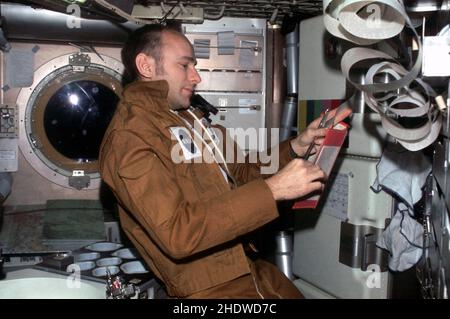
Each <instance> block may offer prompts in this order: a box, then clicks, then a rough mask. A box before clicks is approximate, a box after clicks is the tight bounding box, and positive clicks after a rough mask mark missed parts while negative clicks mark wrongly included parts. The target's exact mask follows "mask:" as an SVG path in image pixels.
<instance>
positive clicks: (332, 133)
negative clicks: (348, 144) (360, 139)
mask: <svg viewBox="0 0 450 319" xmlns="http://www.w3.org/2000/svg"><path fill="white" fill-rule="evenodd" d="M346 135H347V130H335V129H329V130H328V131H327V134H326V135H325V140H324V141H323V145H327V146H337V147H340V146H342V144H343V143H344V140H345V136H346Z"/></svg>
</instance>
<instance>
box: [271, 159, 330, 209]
mask: <svg viewBox="0 0 450 319" xmlns="http://www.w3.org/2000/svg"><path fill="white" fill-rule="evenodd" d="M325 179H326V175H325V173H324V171H322V170H321V169H320V167H319V166H318V165H314V164H312V163H311V162H308V161H305V160H302V159H294V160H292V161H291V162H289V164H287V165H286V166H285V167H284V168H283V169H282V170H280V171H279V172H278V173H277V174H275V175H273V176H272V177H269V178H268V179H266V180H265V181H266V183H267V185H268V186H269V188H270V190H271V191H272V194H273V197H274V199H275V200H288V199H295V198H299V197H302V196H305V195H308V194H309V193H312V192H314V191H322V190H323V188H324V182H325Z"/></svg>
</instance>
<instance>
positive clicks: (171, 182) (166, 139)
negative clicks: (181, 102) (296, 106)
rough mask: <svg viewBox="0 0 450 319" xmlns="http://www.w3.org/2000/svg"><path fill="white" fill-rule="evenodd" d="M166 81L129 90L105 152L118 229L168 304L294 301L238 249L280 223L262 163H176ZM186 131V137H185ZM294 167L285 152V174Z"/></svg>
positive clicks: (293, 294) (275, 276) (175, 121)
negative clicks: (173, 300)
mask: <svg viewBox="0 0 450 319" xmlns="http://www.w3.org/2000/svg"><path fill="white" fill-rule="evenodd" d="M167 92H168V84H167V82H166V81H154V82H142V81H138V82H134V83H132V84H130V85H128V86H127V87H126V88H125V90H124V92H123V98H122V100H121V102H120V103H119V105H118V108H117V111H116V114H115V115H114V117H113V119H112V121H111V123H110V125H109V127H108V130H107V132H106V133H105V136H104V139H103V143H102V147H101V151H100V159H99V162H100V172H101V176H102V178H103V180H104V181H105V183H106V184H107V185H109V187H110V188H111V189H112V191H113V193H114V195H115V196H116V198H117V200H118V203H119V214H120V222H121V227H122V228H123V230H124V232H125V233H126V234H127V236H128V237H129V238H130V240H131V241H132V242H133V244H134V245H135V247H136V248H137V249H138V251H139V252H140V254H141V255H142V257H143V258H144V259H145V261H146V263H147V264H148V265H149V267H150V268H151V270H152V271H153V272H154V274H155V275H156V276H158V278H159V279H161V280H162V281H163V282H164V283H165V285H166V289H167V293H168V295H169V296H171V297H182V298H261V297H262V296H263V297H264V298H279V297H284V298H298V297H301V294H300V293H299V292H298V290H297V289H296V288H295V286H294V285H293V284H292V283H291V282H290V281H289V280H288V279H287V278H286V277H285V276H284V275H283V274H282V273H281V272H280V271H279V270H278V269H277V268H276V267H274V266H272V265H270V264H269V263H267V262H263V261H258V262H253V261H252V260H250V259H249V258H248V257H247V256H246V253H245V250H244V245H243V243H242V242H241V241H242V240H241V239H242V237H241V236H242V235H245V234H247V233H249V232H251V231H254V230H255V229H257V228H259V227H261V226H263V225H265V224H266V223H268V222H270V221H272V220H274V219H276V218H277V217H278V212H277V206H276V202H275V200H274V199H273V196H272V193H271V191H270V189H269V187H268V186H267V184H266V183H265V182H264V180H263V179H262V178H261V176H260V175H259V166H258V165H257V164H228V167H229V168H230V171H231V175H233V176H232V180H233V182H231V183H228V182H227V181H226V180H225V178H224V176H223V175H222V173H221V170H220V168H219V165H218V164H216V163H215V162H213V163H206V162H202V163H179V164H176V163H174V161H173V160H172V158H171V151H172V149H173V147H174V145H176V144H177V143H178V141H177V140H176V139H175V138H174V137H173V136H172V135H171V134H172V133H171V131H170V128H171V127H186V123H185V122H184V121H183V120H182V119H181V117H180V116H179V115H177V114H175V113H174V112H172V111H170V109H169V105H168V102H167V99H166V98H167ZM189 132H190V130H189ZM289 160H290V156H289V151H288V144H287V143H282V144H281V145H280V166H283V165H285V164H286V163H287V162H288V161H289Z"/></svg>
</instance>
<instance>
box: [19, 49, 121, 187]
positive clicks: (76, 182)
mask: <svg viewBox="0 0 450 319" xmlns="http://www.w3.org/2000/svg"><path fill="white" fill-rule="evenodd" d="M73 57H74V55H66V56H61V57H58V58H55V59H54V60H52V61H50V62H48V63H46V64H45V65H43V66H41V67H40V68H39V69H38V70H36V72H35V82H34V83H33V86H32V87H31V88H30V89H29V90H21V92H20V93H19V97H18V99H17V101H18V105H19V111H20V114H19V117H20V119H21V122H23V124H22V125H20V126H19V127H20V130H21V131H20V133H21V134H20V135H19V145H20V148H21V150H22V153H23V154H24V156H25V158H26V159H27V161H28V162H29V163H30V164H31V166H33V167H34V168H35V169H36V170H37V171H38V172H39V173H40V174H41V175H42V176H44V177H45V178H47V179H49V180H51V181H52V182H55V183H57V184H59V185H61V186H64V187H73V188H77V189H82V188H88V189H95V188H98V187H99V186H100V174H99V173H98V156H99V150H100V145H101V142H102V139H103V136H104V134H105V131H106V129H107V127H108V125H109V122H110V121H111V119H112V117H113V114H114V112H115V109H116V106H117V103H118V102H119V99H120V95H121V90H122V85H121V80H122V78H121V71H122V69H123V66H122V64H121V63H120V62H119V61H117V60H115V59H112V58H109V57H106V56H102V59H101V60H100V59H98V58H97V57H96V56H95V55H87V56H86V57H85V60H83V61H88V62H86V63H85V65H83V66H79V65H75V66H74V65H71V64H70V62H71V61H74V59H73ZM92 60H94V61H92ZM76 61H80V60H76ZM22 108H24V109H23V110H22Z"/></svg>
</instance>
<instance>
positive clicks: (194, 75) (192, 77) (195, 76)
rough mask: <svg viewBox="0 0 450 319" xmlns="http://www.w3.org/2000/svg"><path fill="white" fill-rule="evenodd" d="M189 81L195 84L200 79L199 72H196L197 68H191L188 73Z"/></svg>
mask: <svg viewBox="0 0 450 319" xmlns="http://www.w3.org/2000/svg"><path fill="white" fill-rule="evenodd" d="M190 81H191V82H192V84H194V85H196V84H199V83H200V82H201V81H202V78H201V77H200V74H198V72H197V69H195V68H193V69H192V71H191V74H190Z"/></svg>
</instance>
